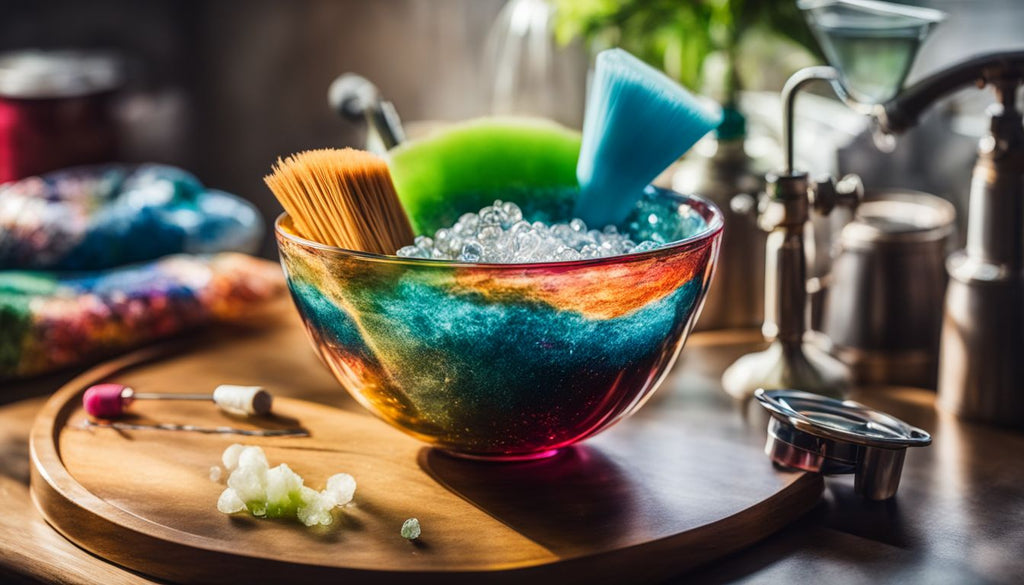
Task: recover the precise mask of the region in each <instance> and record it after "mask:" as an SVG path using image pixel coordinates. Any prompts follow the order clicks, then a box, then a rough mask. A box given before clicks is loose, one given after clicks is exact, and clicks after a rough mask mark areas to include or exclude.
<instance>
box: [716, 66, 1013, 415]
mask: <svg viewBox="0 0 1024 585" xmlns="http://www.w3.org/2000/svg"><path fill="white" fill-rule="evenodd" d="M814 80H824V81H828V82H829V83H830V84H831V85H832V88H833V89H834V90H835V91H836V93H837V94H838V95H839V97H840V98H842V99H843V101H844V102H846V103H847V104H848V105H849V106H850V107H852V108H853V109H855V110H856V111H859V112H863V113H866V114H870V115H871V116H872V117H873V118H874V119H875V123H876V124H877V130H878V131H879V132H880V136H881V137H885V136H891V135H893V134H896V133H900V132H904V131H906V130H908V129H909V128H911V127H913V126H914V125H915V124H916V123H917V120H918V117H919V116H920V115H921V113H922V112H923V111H924V110H926V109H928V108H929V107H930V106H931V105H932V104H934V103H935V102H936V101H938V100H939V99H940V98H942V97H944V96H945V95H947V94H949V93H951V92H953V91H954V90H957V89H960V88H962V87H967V86H971V85H976V86H977V87H979V88H984V87H986V86H990V87H992V88H993V89H994V91H995V93H996V96H997V97H998V101H997V103H996V104H994V105H993V106H992V107H991V108H990V110H989V113H990V115H991V117H992V123H991V129H990V132H989V134H988V135H987V136H985V137H984V138H982V139H981V143H980V146H979V156H978V162H977V164H976V165H975V167H974V173H973V178H972V182H971V193H970V205H969V213H968V216H969V217H968V226H967V245H966V247H965V248H964V249H963V250H960V251H958V252H955V253H954V254H952V255H951V256H950V257H949V259H948V260H947V263H946V269H947V272H948V273H949V285H948V289H947V291H946V300H945V307H944V315H943V325H942V341H941V348H940V351H939V383H938V389H939V404H940V406H941V407H942V408H944V409H946V410H949V411H952V412H953V413H955V414H957V415H959V416H961V417H964V418H968V419H974V420H978V421H982V422H987V423H993V424H999V425H1005V426H1014V427H1019V428H1020V427H1024V118H1022V115H1021V111H1020V110H1019V109H1018V107H1017V94H1018V90H1019V89H1020V86H1021V85H1022V83H1024V51H1010V52H1001V53H992V54H989V55H984V56H980V57H976V58H974V59H970V60H968V61H964V62H963V63H959V64H957V65H953V66H952V67H949V68H947V69H945V70H943V71H940V72H938V73H935V74H933V75H931V76H930V77H928V78H926V79H924V80H922V81H920V82H918V83H916V84H914V85H913V86H911V87H909V88H906V89H904V90H903V91H901V92H900V93H899V94H898V95H896V96H895V97H894V98H892V99H890V100H889V101H887V102H885V103H880V104H865V103H860V102H857V101H856V100H854V99H853V98H851V97H850V96H849V95H848V94H847V92H846V91H845V89H844V88H843V86H842V83H841V80H840V72H839V71H838V70H837V69H835V68H832V67H809V68H807V69H804V70H802V71H799V72H797V73H796V74H795V75H794V76H793V77H791V78H790V80H789V81H788V82H787V84H786V88H785V89H784V90H783V102H784V112H783V116H784V132H785V136H784V138H785V142H786V172H785V173H783V174H782V175H779V176H777V177H769V187H768V194H767V196H766V198H765V200H764V202H763V204H762V209H761V220H760V221H761V224H762V226H763V227H765V228H766V229H771V230H773V231H772V235H771V236H769V250H768V258H767V262H768V266H769V269H768V279H767V280H768V284H767V286H766V296H767V308H768V309H769V310H770V311H774V313H772V316H771V317H769V318H767V319H766V323H765V327H764V332H765V334H766V336H769V337H771V336H773V335H774V340H773V342H772V345H771V346H769V348H768V349H767V350H765V351H764V352H759V353H755V354H750V355H747V356H744V357H742V358H740V359H739V360H738V361H737V362H736V363H734V364H733V365H732V366H730V368H729V369H728V370H726V373H725V375H724V376H723V378H722V382H723V385H724V386H725V387H726V390H727V391H729V392H730V393H731V394H733V395H734V396H737V397H744V398H746V397H747V394H748V393H752V392H753V390H750V389H749V388H750V387H751V386H754V385H756V384H762V385H763V386H764V387H765V388H779V387H791V388H797V389H800V390H807V391H810V392H816V393H819V394H826V395H833V396H835V395H838V394H841V393H842V391H843V389H844V387H845V386H846V384H847V383H848V377H844V376H843V373H844V371H845V370H844V367H843V366H842V364H839V362H837V361H836V360H834V359H833V358H831V357H830V356H827V355H826V354H824V353H822V352H820V351H817V350H816V349H815V348H814V346H813V345H809V344H807V343H804V342H802V339H803V334H804V332H805V330H806V326H805V324H806V320H805V317H804V316H803V314H804V311H803V310H804V306H805V300H806V293H805V292H804V288H803V287H804V286H805V285H804V282H805V280H806V262H805V260H804V258H803V242H804V240H803V228H804V226H805V225H806V222H807V218H808V210H809V207H810V206H811V204H813V207H815V208H817V209H820V210H822V211H824V212H827V211H829V210H830V209H831V207H832V206H834V205H835V204H836V203H847V204H854V203H855V201H856V197H855V196H854V195H853V193H852V191H850V190H847V192H842V191H840V190H836V189H834V188H833V186H832V185H833V184H832V182H831V181H830V180H826V181H823V182H819V183H815V184H812V183H811V182H810V181H809V180H808V178H807V175H806V174H805V173H799V172H796V171H794V170H793V107H794V102H795V96H796V94H797V91H798V89H799V88H800V87H802V86H803V85H805V84H807V83H809V82H811V81H814ZM850 318H853V319H856V318H857V316H856V315H851V316H850ZM826 358H828V359H826Z"/></svg>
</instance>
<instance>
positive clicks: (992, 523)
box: [0, 304, 1024, 584]
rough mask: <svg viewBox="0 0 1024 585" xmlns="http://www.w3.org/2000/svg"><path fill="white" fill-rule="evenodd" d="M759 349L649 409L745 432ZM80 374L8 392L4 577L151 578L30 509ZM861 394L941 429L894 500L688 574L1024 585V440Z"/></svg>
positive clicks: (245, 335) (906, 398)
mask: <svg viewBox="0 0 1024 585" xmlns="http://www.w3.org/2000/svg"><path fill="white" fill-rule="evenodd" d="M296 319H297V317H296V316H295V315H294V314H293V311H292V310H291V309H290V307H288V306H287V305H286V304H282V305H281V307H280V310H275V311H272V312H271V313H270V315H269V316H268V317H267V318H266V319H265V320H264V321H263V322H262V323H261V324H260V325H258V326H257V325H253V326H249V327H246V328H232V329H221V330H218V331H216V332H210V331H207V332H204V333H200V334H197V335H198V336H199V337H197V339H199V338H200V337H201V338H203V339H208V338H209V337H210V336H211V335H214V336H225V337H227V338H231V339H237V342H239V343H258V342H259V336H260V331H261V328H264V327H285V326H287V327H294V321H295V320H296ZM756 343H757V342H756V335H755V334H754V333H753V332H722V333H703V334H698V335H694V336H693V337H692V338H691V339H690V341H689V342H688V344H687V349H686V350H685V351H684V357H683V359H682V360H680V363H679V364H678V365H677V366H676V369H675V370H674V372H673V373H672V375H671V376H670V377H669V379H668V380H666V382H665V386H664V387H663V388H662V389H661V390H660V391H659V394H658V395H656V396H655V398H654V399H653V400H652V401H651V403H650V404H648V405H647V406H646V407H645V408H646V409H654V408H659V407H660V408H668V407H678V406H679V404H697V403H699V404H700V405H701V407H702V408H708V412H709V416H710V417H711V418H710V419H709V422H710V423H712V424H714V423H721V424H728V425H737V422H736V421H737V419H739V418H740V415H739V414H738V413H737V412H736V411H735V409H734V407H733V406H732V404H731V402H730V401H729V399H728V398H727V397H726V395H725V394H724V393H723V392H722V391H721V390H720V388H719V387H718V377H719V375H720V374H721V371H722V370H723V369H724V368H725V367H726V366H727V365H728V364H729V363H731V361H732V360H733V359H735V358H736V357H737V356H739V355H740V354H742V353H744V352H746V351H749V350H750V349H751V348H752V347H754V346H755V345H756ZM71 377H72V373H63V374H59V375H54V376H49V377H45V378H40V379H35V380H31V381H27V382H20V383H4V384H2V387H0V498H2V499H0V501H2V502H3V504H4V506H3V508H4V513H3V514H0V582H3V583H8V582H14V583H20V582H25V583H35V582H62V583H109V584H118V583H136V584H137V583H150V582H151V581H149V580H147V579H146V578H144V577H141V576H138V575H135V574H133V573H130V572H127V571H125V570H123V569H120V568H118V567H116V566H114V565H111V564H109V563H107V562H105V561H103V560H101V559H99V558H96V557H93V556H91V555H90V554H88V553H86V552H84V551H82V550H81V549H79V548H77V547H75V546H74V545H72V544H70V543H69V542H68V541H66V540H65V539H64V538H63V537H62V536H60V535H59V534H58V533H57V532H55V531H54V530H52V529H51V528H50V527H49V526H48V525H47V524H46V523H45V522H44V521H43V520H42V518H41V517H40V515H39V513H38V512H37V511H36V510H35V508H34V507H33V505H32V502H31V499H30V497H29V492H28V478H29V463H28V433H29V429H30V427H31V425H32V421H33V418H34V415H35V413H36V412H37V411H38V410H39V408H40V407H41V406H42V404H43V402H44V401H45V399H46V396H47V394H48V393H49V392H51V391H52V390H53V389H55V388H57V387H58V386H60V385H61V384H62V383H63V382H65V381H67V380H68V379H70V378H71ZM339 393H340V390H339V389H338V388H337V387H335V386H333V385H332V384H329V383H325V384H324V385H322V386H316V387H311V388H305V389H303V394H302V395H301V398H304V399H307V400H313V401H321V402H325V403H331V404H335V405H337V404H338V402H339ZM854 398H856V399H858V400H861V401H863V402H866V403H868V404H870V405H872V406H875V407H877V408H881V409H883V410H886V411H888V412H890V413H892V414H894V415H896V416H899V417H901V418H903V419H904V420H906V421H907V422H909V423H911V424H913V425H916V426H919V427H921V428H924V429H925V430H928V431H930V432H931V433H932V434H933V437H934V439H935V441H934V444H933V446H931V447H929V448H926V449H917V450H914V451H912V452H911V453H909V454H908V458H907V464H906V467H905V469H904V474H903V482H902V485H901V486H900V493H899V496H898V497H897V499H896V500H894V501H890V502H883V503H868V502H864V501H862V500H860V499H859V498H858V497H856V496H855V495H854V494H853V485H852V479H850V478H832V479H830V480H829V482H828V484H827V488H826V492H825V496H824V498H823V499H822V501H821V503H820V504H819V505H818V506H817V508H815V509H814V510H813V511H812V512H811V513H810V514H808V515H807V516H805V517H804V518H803V519H802V520H799V521H798V522H797V523H795V524H793V525H792V526H790V527H789V528H786V529H784V530H783V531H782V532H780V533H777V534H776V535H774V536H771V537H769V538H768V539H767V540H766V541H763V542H761V543H760V544H757V545H755V546H754V547H752V548H750V549H747V550H746V551H743V552H740V553H737V554H734V555H732V556H731V557H727V558H725V559H722V560H720V561H717V562H715V563H713V564H711V565H708V566H705V567H703V568H701V569H698V570H697V571H696V572H693V573H690V574H689V575H687V577H686V581H687V582H688V583H742V582H794V583H796V582H811V583H865V582H871V581H878V582H897V581H898V582H901V583H929V584H931V583H958V584H959V583H977V582H992V583H1019V582H1022V581H1024V462H1022V459H1021V457H1022V456H1021V454H1022V453H1024V434H1020V433H1013V432H1008V431H1001V430H997V429H993V428H988V427H984V426H977V425H972V424H967V423H961V422H959V421H957V420H956V419H955V418H953V417H950V416H948V415H946V414H944V413H940V412H936V411H935V409H934V407H933V395H932V394H931V393H928V392H924V391H921V390H915V389H909V388H875V389H862V390H860V391H859V392H858V393H857V395H856V396H855V397H854ZM341 400H348V399H347V398H345V399H341ZM659 405H660V406H659ZM642 415H643V411H641V413H640V414H638V415H637V416H642ZM737 428H740V429H743V430H741V431H739V432H738V433H737V440H742V441H759V440H762V439H761V437H762V436H763V432H762V431H761V430H760V429H759V428H755V427H752V426H749V425H748V426H747V427H746V428H745V429H744V427H743V426H742V425H737ZM766 464H767V460H766ZM737 481H742V476H741V475H739V474H738V475H737Z"/></svg>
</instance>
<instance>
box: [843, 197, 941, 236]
mask: <svg viewBox="0 0 1024 585" xmlns="http://www.w3.org/2000/svg"><path fill="white" fill-rule="evenodd" d="M955 221H956V210H955V209H954V207H953V205H952V204H951V203H950V202H948V201H946V200H945V199H941V198H939V197H936V196H935V195H929V194H927V193H920V192H917V191H885V192H881V193H877V194H868V195H867V196H866V197H865V198H864V200H863V201H862V202H861V204H860V206H858V208H857V215H856V218H855V219H854V221H852V222H850V223H849V224H847V225H846V226H845V227H844V228H843V230H842V232H841V236H840V237H841V240H842V244H843V246H844V247H847V248H851V247H858V246H861V245H872V246H873V245H877V244H880V243H890V242H891V243H909V242H922V243H923V242H935V241H940V240H945V239H946V238H947V237H949V235H950V234H952V233H953V229H954V223H955Z"/></svg>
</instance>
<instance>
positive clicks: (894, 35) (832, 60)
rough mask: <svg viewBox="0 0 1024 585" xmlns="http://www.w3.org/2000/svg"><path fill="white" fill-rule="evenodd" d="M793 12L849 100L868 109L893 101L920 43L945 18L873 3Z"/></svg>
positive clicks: (802, 2)
mask: <svg viewBox="0 0 1024 585" xmlns="http://www.w3.org/2000/svg"><path fill="white" fill-rule="evenodd" d="M797 6H798V7H799V8H800V9H801V10H802V11H803V12H804V14H805V15H806V17H807V22H808V24H809V25H810V27H811V30H812V31H813V32H814V36H815V37H816V38H817V39H818V43H819V44H820V45H821V48H822V50H823V51H824V52H825V57H826V58H827V59H828V61H829V64H830V65H832V66H833V67H835V68H836V69H838V70H839V72H840V76H841V82H842V84H843V87H844V88H845V89H846V91H847V92H848V93H849V95H850V97H852V98H853V99H854V100H855V101H857V102H860V103H862V104H871V105H873V104H880V103H883V102H886V101H888V100H890V99H892V98H893V97H895V96H896V94H897V93H898V92H899V90H900V89H901V88H902V87H903V81H904V80H905V79H906V77H907V73H909V72H910V67H911V65H913V63H914V59H915V57H916V56H917V51H918V49H919V48H920V47H921V43H923V42H924V40H925V38H926V37H927V36H928V34H929V33H930V32H931V30H932V28H933V27H934V26H935V25H936V24H938V23H939V22H942V20H943V19H945V17H946V15H945V14H944V13H943V12H940V11H938V10H932V9H930V8H919V7H914V6H904V5H902V4H895V3H892V2H880V1H877V0H799V2H798V3H797Z"/></svg>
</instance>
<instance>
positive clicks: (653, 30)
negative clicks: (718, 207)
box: [0, 0, 1024, 256]
mask: <svg viewBox="0 0 1024 585" xmlns="http://www.w3.org/2000/svg"><path fill="white" fill-rule="evenodd" d="M906 3H907V4H914V5H919V6H928V7H933V8H938V9H940V10H943V11H945V12H946V13H947V14H948V15H949V18H948V19H947V21H946V22H944V23H943V24H942V25H941V26H939V27H938V28H937V29H936V31H935V32H934V34H933V36H932V37H931V38H930V39H929V40H928V41H927V42H926V44H925V46H924V47H923V49H922V50H921V53H920V55H919V57H918V60H917V62H916V64H915V66H914V68H913V70H912V71H911V73H910V77H909V79H908V81H909V82H913V81H914V80H915V79H919V78H920V77H922V76H924V75H927V74H928V73H929V72H931V71H934V70H936V69H939V68H942V67H944V66H946V65H948V64H950V63H952V62H954V61H958V60H961V59H964V58H966V57H968V56H970V55H973V54H977V53H981V52H985V51H990V50H997V49H1008V48H1013V47H1021V48H1024V35H1022V34H1021V30H1024V2H1020V1H1019V0H914V1H908V2H906ZM697 4H699V3H692V2H687V1H682V0H679V1H670V0H631V1H624V2H606V1H598V0H579V1H572V0H557V1H554V2H550V3H548V2H544V1H543V0H511V1H509V2H506V1H505V0H373V1H370V0H202V1H197V0H192V1H181V0H147V1H145V2H143V1H139V0H91V1H90V2H81V1H78V0H5V1H4V2H3V7H2V11H0V13H2V15H3V18H0V50H4V51H17V50H25V49H72V50H88V51H102V52H103V53H104V54H106V55H109V56H111V57H113V59H115V60H116V61H117V63H118V65H117V67H118V71H119V72H120V73H119V77H118V81H117V83H116V92H114V94H113V96H112V98H111V103H112V111H113V114H112V120H113V124H115V126H116V141H115V144H116V157H117V158H118V159H120V160H124V161H128V162H136V161H155V162H165V163H170V164H174V165H178V166H181V167H183V168H185V169H188V170H190V171H192V172H194V173H195V174H196V175H197V176H198V177H199V178H200V179H201V180H202V181H203V182H204V183H205V184H206V185H209V186H211V187H215V188H219V189H223V190H226V191H229V192H232V193H235V194H238V195H240V196H242V197H245V198H247V199H249V200H251V201H252V202H254V203H255V205H256V206H257V207H258V209H259V210H260V212H261V213H262V214H263V215H264V216H265V217H267V218H272V217H273V216H275V215H276V214H277V212H278V207H277V204H276V202H275V201H274V200H273V198H272V196H271V195H270V193H269V191H268V190H267V189H266V188H265V187H264V185H263V184H262V177H263V175H264V174H266V173H267V171H268V169H269V168H270V165H271V163H272V162H273V161H274V160H275V159H276V157H278V156H280V155H284V154H288V153H291V152H294V151H298V150H301V149H307V148H314V147H325V146H338V145H363V144H364V143H365V129H364V128H363V127H361V126H360V125H358V124H353V123H350V122H347V121H345V120H342V119H340V118H339V117H338V116H337V115H335V114H334V113H333V112H332V111H331V110H330V109H329V108H328V105H327V99H326V95H327V88H328V86H329V84H330V83H331V81H332V80H333V79H334V78H335V77H337V76H338V75H340V74H341V73H344V72H347V71H354V72H357V73H360V74H362V75H364V76H366V77H367V78H369V79H371V80H372V81H373V82H374V83H375V84H376V85H377V86H378V87H379V88H380V90H381V92H382V93H383V95H384V96H385V97H386V98H387V99H389V100H391V101H393V102H394V104H395V106H396V108H397V110H398V112H399V113H400V115H401V117H402V119H403V120H404V121H405V122H406V123H407V125H408V126H409V127H410V128H411V129H412V130H413V131H415V128H416V126H417V125H416V122H418V121H444V120H459V119H464V118H468V117H473V116H479V115H484V114H489V113H509V112H515V113H528V114H536V115H543V116H547V117H551V118H554V119H556V120H558V121H560V122H562V123H564V124H567V125H573V126H578V125H579V123H580V121H581V119H582V109H583V108H582V105H583V96H584V91H585V80H586V76H587V70H588V67H589V63H590V57H591V55H592V54H593V52H594V51H596V50H597V49H600V48H602V47H604V46H608V45H612V44H619V45H622V46H625V47H627V48H630V49H631V50H633V51H634V52H636V53H637V54H639V55H641V56H643V57H644V58H645V59H647V60H648V61H650V62H652V63H654V64H656V65H658V66H660V67H662V68H663V69H665V70H666V71H668V72H669V73H670V74H673V75H674V76H676V77H677V78H679V79H680V80H681V81H683V82H684V83H686V84H687V85H689V86H691V87H693V88H695V89H699V90H702V91H704V92H706V93H708V94H709V95H711V96H713V97H715V98H717V99H719V100H720V101H730V100H734V99H735V100H738V101H740V102H742V104H743V108H742V109H743V110H744V113H745V114H746V115H747V118H748V124H749V126H750V128H751V134H752V135H757V134H759V133H760V134H763V135H764V136H765V137H767V138H768V139H775V140H776V141H777V134H778V124H779V121H778V112H779V109H778V104H777V101H773V100H777V98H775V95H777V92H778V90H779V89H780V87H781V84H782V83H783V82H784V80H785V79H786V77H787V76H788V75H789V74H790V73H792V71H794V70H796V69H797V68H799V67H801V66H804V65H807V64H809V63H814V62H817V61H820V60H821V59H820V53H819V50H818V48H817V47H816V45H815V43H814V41H813V38H812V37H811V36H810V34H809V31H808V30H807V29H806V25H805V24H804V22H803V20H802V18H801V17H800V15H799V13H798V11H797V10H796V9H795V6H794V2H793V0H782V1H770V0H731V1H729V0H721V1H716V2H708V3H705V4H707V5H708V6H710V8H707V9H706V10H705V9H698V8H696V7H695V5H697ZM734 69H735V71H734ZM695 86H696V87H695ZM2 93H3V91H2V84H0V94H2ZM822 95H825V94H824V93H823V94H822ZM989 99H990V98H989V97H988V95H987V94H983V93H980V92H966V93H964V94H961V95H958V96H955V97H954V98H953V99H951V100H948V103H947V104H946V105H945V106H944V107H941V108H938V109H936V110H933V111H932V112H931V113H930V115H929V120H928V123H926V124H924V125H922V126H921V127H919V128H917V129H915V130H914V131H913V132H911V133H909V134H908V135H906V136H904V137H901V145H905V146H901V147H900V148H899V149H898V150H897V152H896V153H895V154H893V155H881V154H879V153H878V152H877V151H876V149H875V148H874V147H873V146H872V144H871V140H870V137H869V136H867V135H866V133H865V131H866V122H865V120H863V119H861V118H860V117H858V116H856V115H855V114H853V113H851V112H848V111H846V110H845V109H844V108H840V107H837V108H832V109H830V108H829V99H828V98H823V99H822V100H821V102H822V103H820V104H818V103H811V102H810V101H808V103H807V104H805V106H804V107H801V118H802V119H807V120H810V122H808V123H807V124H802V125H801V128H802V130H801V131H802V132H806V133H807V135H808V136H810V137H811V138H810V139H808V140H798V143H799V144H800V145H801V146H802V147H803V148H804V150H805V151H806V150H809V151H810V153H809V154H807V155H806V156H805V157H803V158H805V160H809V161H810V163H809V164H808V166H813V167H815V168H814V170H816V171H822V172H825V171H836V170H838V171H840V172H848V171H856V172H859V173H861V174H862V175H863V176H864V177H865V182H866V183H869V184H872V185H875V186H879V187H881V186H900V187H912V188H917V189H921V190H924V191H929V192H933V193H936V194H938V195H940V196H943V197H946V198H948V199H950V200H951V201H954V202H955V203H956V204H957V206H958V207H962V200H963V198H964V197H965V196H966V192H967V183H968V178H969V168H970V166H971V164H972V163H973V158H974V154H973V153H974V150H975V147H976V146H975V145H976V139H977V136H979V135H980V134H981V133H982V131H983V129H984V126H983V120H984V119H983V118H982V117H981V116H980V113H981V112H982V111H983V109H984V107H985V105H986V104H987V103H988V100H989ZM768 151H770V148H769V149H767V150H765V152H768ZM765 156H768V155H767V154H766V155H765ZM769 158H770V157H769ZM262 253H263V254H264V255H267V256H273V255H274V250H273V247H272V245H271V244H270V241H269V238H267V239H266V241H265V242H264V245H263V248H262Z"/></svg>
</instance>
